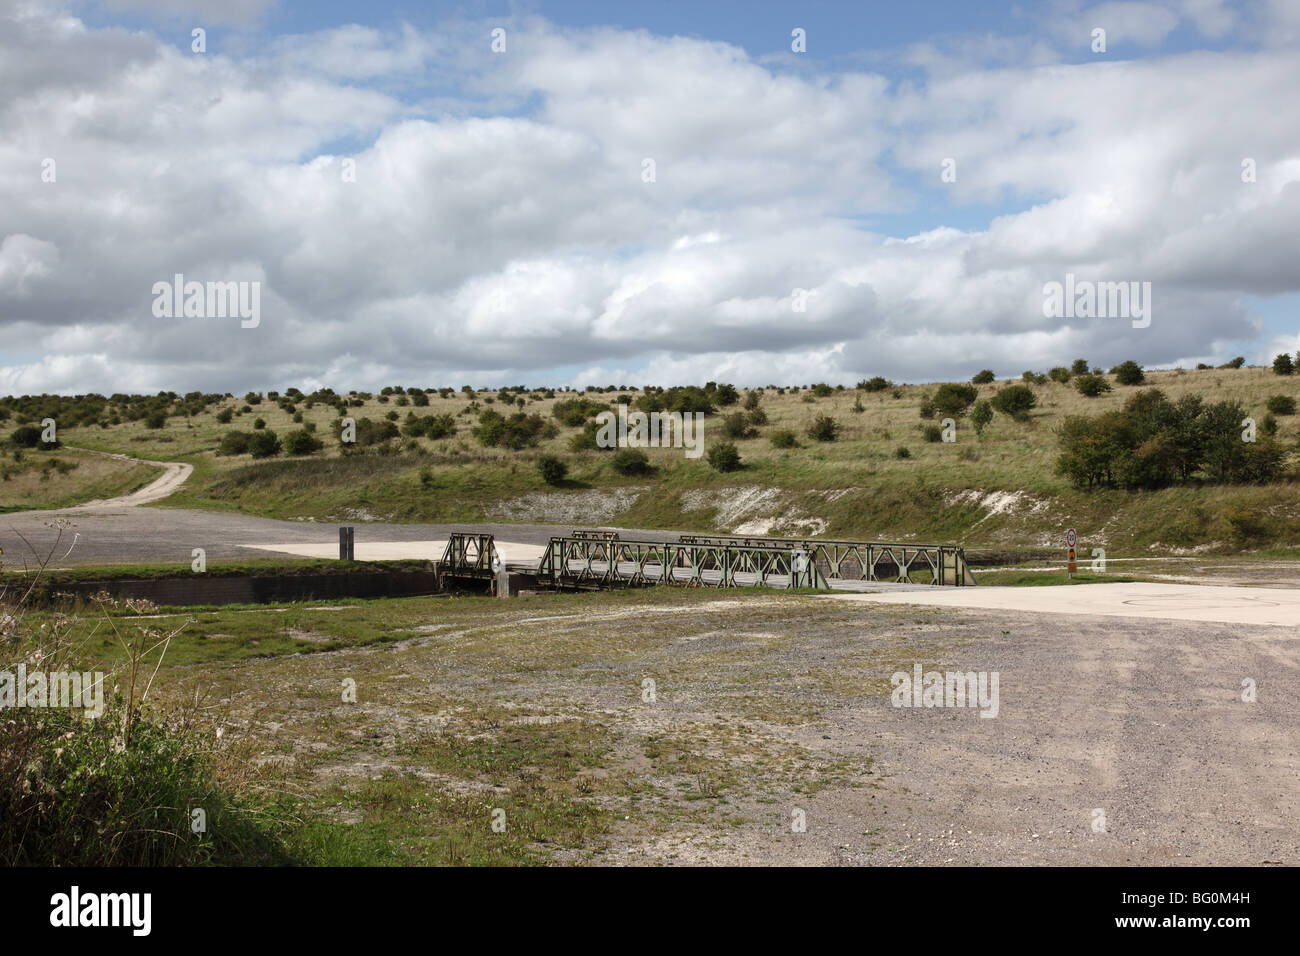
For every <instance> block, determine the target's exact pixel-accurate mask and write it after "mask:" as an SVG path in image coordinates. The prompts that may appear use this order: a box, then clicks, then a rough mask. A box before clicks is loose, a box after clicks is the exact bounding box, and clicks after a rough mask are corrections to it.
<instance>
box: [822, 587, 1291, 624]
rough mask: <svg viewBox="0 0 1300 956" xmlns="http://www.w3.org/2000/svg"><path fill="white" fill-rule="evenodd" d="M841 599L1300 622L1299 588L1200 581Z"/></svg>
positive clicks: (934, 589) (941, 590) (1221, 620)
mask: <svg viewBox="0 0 1300 956" xmlns="http://www.w3.org/2000/svg"><path fill="white" fill-rule="evenodd" d="M831 598H832V599H833V600H838V601H874V602H878V603H881V604H922V605H929V606H932V607H954V608H983V609H987V610H1001V611H1027V612H1030V613H1040V614H1088V615H1100V616H1103V617H1140V618H1153V619H1157V620H1164V621H1207V622H1213V623H1219V624H1276V625H1280V626H1289V627H1296V626H1298V625H1300V591H1297V590H1295V589H1291V588H1242V587H1225V586H1221V585H1197V584H1118V583H1117V584H1072V585H1057V586H1049V587H979V586H977V587H964V588H940V587H932V588H927V589H925V590H916V591H905V592H890V593H885V594H835V595H832V596H831Z"/></svg>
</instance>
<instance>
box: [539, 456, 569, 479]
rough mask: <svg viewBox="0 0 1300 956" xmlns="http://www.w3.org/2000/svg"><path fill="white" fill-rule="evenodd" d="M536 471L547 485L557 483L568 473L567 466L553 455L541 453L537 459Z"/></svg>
mask: <svg viewBox="0 0 1300 956" xmlns="http://www.w3.org/2000/svg"><path fill="white" fill-rule="evenodd" d="M537 471H538V472H539V473H540V474H541V476H542V481H544V482H546V483H547V484H548V485H558V484H559V483H560V482H562V481H564V479H565V476H567V475H568V474H569V466H568V465H566V464H565V463H564V462H562V461H561V460H560V459H559V458H556V457H555V456H554V455H543V456H542V457H541V458H538V459H537Z"/></svg>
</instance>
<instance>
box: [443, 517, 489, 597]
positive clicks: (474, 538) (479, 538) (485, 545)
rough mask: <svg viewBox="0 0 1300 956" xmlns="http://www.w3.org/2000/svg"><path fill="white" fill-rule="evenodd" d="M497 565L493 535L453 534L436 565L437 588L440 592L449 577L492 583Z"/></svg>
mask: <svg viewBox="0 0 1300 956" xmlns="http://www.w3.org/2000/svg"><path fill="white" fill-rule="evenodd" d="M499 563H500V557H499V555H498V554H497V547H496V538H495V537H494V536H493V535H490V534H471V533H468V532H462V531H457V532H454V533H453V534H452V535H451V536H450V537H449V538H448V539H447V547H446V548H444V549H443V551H442V558H441V559H440V560H439V561H438V588H439V590H442V589H443V588H444V586H445V582H446V580H447V578H449V577H450V578H473V579H475V580H486V581H489V582H495V580H496V569H497V567H498V565H499Z"/></svg>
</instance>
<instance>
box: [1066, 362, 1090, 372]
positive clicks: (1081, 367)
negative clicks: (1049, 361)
mask: <svg viewBox="0 0 1300 956" xmlns="http://www.w3.org/2000/svg"><path fill="white" fill-rule="evenodd" d="M1070 374H1071V375H1087V374H1088V360H1087V359H1075V360H1074V361H1073V362H1072V363H1071V364H1070Z"/></svg>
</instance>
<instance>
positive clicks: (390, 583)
mask: <svg viewBox="0 0 1300 956" xmlns="http://www.w3.org/2000/svg"><path fill="white" fill-rule="evenodd" d="M50 590H51V592H53V593H54V594H69V595H72V596H73V597H74V598H81V599H83V600H84V599H87V598H89V597H91V596H92V595H94V594H98V593H100V592H101V591H107V592H108V593H109V594H111V595H112V596H113V597H115V598H144V599H145V600H149V601H152V602H154V603H155V604H170V605H193V604H268V603H273V602H281V601H321V600H329V599H332V598H378V597H407V596H411V595H417V594H433V593H435V592H436V591H437V590H438V578H437V574H436V573H435V572H433V571H349V572H345V573H342V574H293V575H239V576H232V577H210V576H207V575H203V574H195V575H193V576H192V577H184V578H157V579H143V580H140V579H137V580H131V579H127V578H119V579H117V580H113V581H76V582H69V583H63V584H56V585H53V586H52V587H51V588H50Z"/></svg>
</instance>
